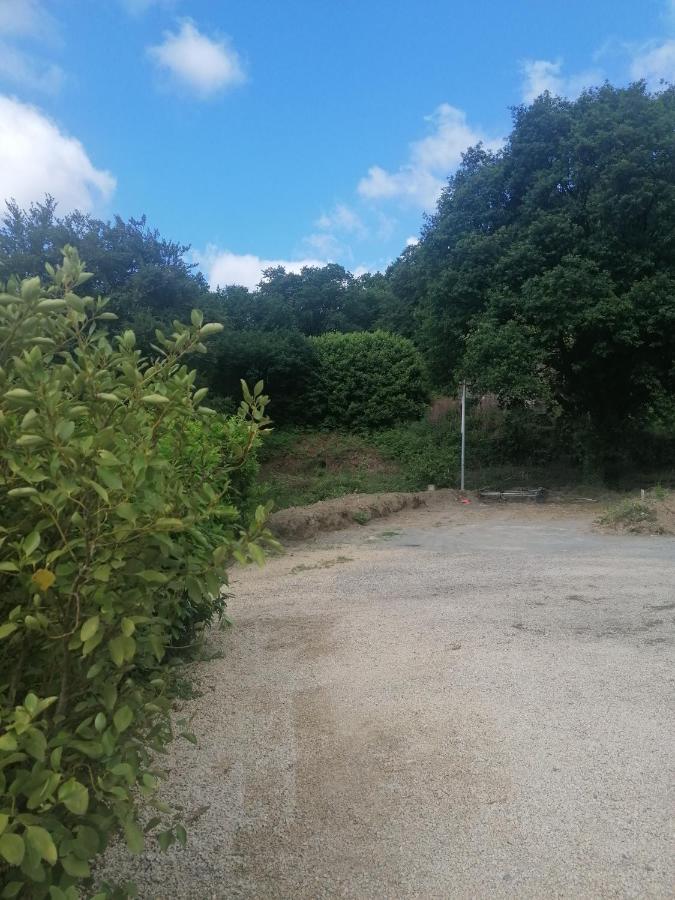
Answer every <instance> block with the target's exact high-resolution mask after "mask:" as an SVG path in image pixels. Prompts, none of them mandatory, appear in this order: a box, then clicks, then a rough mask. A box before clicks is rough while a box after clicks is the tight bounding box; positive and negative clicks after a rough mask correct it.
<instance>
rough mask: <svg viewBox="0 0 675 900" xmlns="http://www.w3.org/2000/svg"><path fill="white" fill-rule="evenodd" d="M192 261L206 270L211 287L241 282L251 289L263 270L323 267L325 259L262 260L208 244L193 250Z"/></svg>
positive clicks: (289, 270)
mask: <svg viewBox="0 0 675 900" xmlns="http://www.w3.org/2000/svg"><path fill="white" fill-rule="evenodd" d="M193 256H194V259H195V262H196V263H197V264H198V265H200V266H201V267H202V268H203V269H204V270H205V272H206V277H207V279H208V282H209V284H210V285H211V288H213V289H215V288H217V287H225V286H226V285H230V284H242V285H244V286H245V287H247V288H250V289H251V290H252V289H253V288H255V287H256V285H257V284H258V283H259V281H260V279H261V278H262V273H263V270H264V269H269V268H270V267H273V266H283V267H284V269H286V271H287V272H299V271H300V270H301V269H302V268H303V266H325V265H326V260H325V259H323V260H322V259H294V260H289V259H263V258H262V257H260V256H256V255H255V254H254V253H231V252H230V251H229V250H218V248H217V247H214V246H212V245H209V246H208V247H207V248H206V250H205V251H204V252H203V253H199V252H193Z"/></svg>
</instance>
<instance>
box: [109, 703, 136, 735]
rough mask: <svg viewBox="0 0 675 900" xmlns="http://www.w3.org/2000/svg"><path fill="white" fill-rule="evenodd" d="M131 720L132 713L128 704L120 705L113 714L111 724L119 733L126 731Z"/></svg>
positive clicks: (132, 719)
mask: <svg viewBox="0 0 675 900" xmlns="http://www.w3.org/2000/svg"><path fill="white" fill-rule="evenodd" d="M133 721H134V714H133V712H132V710H131V708H130V707H129V706H121V707H120V708H119V709H118V710H117V711H116V712H115V715H114V716H113V724H114V725H115V728H116V729H117V730H118V731H119V732H120V734H121V733H122V732H123V731H126V730H127V728H128V727H129V726H130V725H131V723H132V722H133Z"/></svg>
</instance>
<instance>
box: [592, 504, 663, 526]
mask: <svg viewBox="0 0 675 900" xmlns="http://www.w3.org/2000/svg"><path fill="white" fill-rule="evenodd" d="M655 521H656V510H655V509H654V508H653V507H651V506H649V505H648V504H647V503H645V502H643V501H642V500H631V499H627V500H622V501H621V502H620V503H617V504H616V505H615V506H611V507H610V508H609V509H608V510H607V511H606V512H605V513H604V514H603V515H602V516H600V519H599V522H600V524H601V525H611V526H615V525H622V526H627V527H629V526H631V525H638V524H640V523H642V522H655Z"/></svg>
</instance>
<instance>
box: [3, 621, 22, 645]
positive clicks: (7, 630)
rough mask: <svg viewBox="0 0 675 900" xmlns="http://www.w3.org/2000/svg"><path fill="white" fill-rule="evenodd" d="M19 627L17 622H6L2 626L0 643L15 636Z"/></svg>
mask: <svg viewBox="0 0 675 900" xmlns="http://www.w3.org/2000/svg"><path fill="white" fill-rule="evenodd" d="M18 627H19V626H18V625H17V624H16V622H5V624H4V625H0V641H1V640H2V639H3V638H6V637H9V636H10V634H13V633H14V632H15V631H16V629H17V628H18Z"/></svg>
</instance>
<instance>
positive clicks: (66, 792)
mask: <svg viewBox="0 0 675 900" xmlns="http://www.w3.org/2000/svg"><path fill="white" fill-rule="evenodd" d="M59 800H60V801H61V803H63V805H64V806H65V807H66V809H68V810H70V812H71V813H74V814H75V815H76V816H83V815H84V814H85V813H86V811H87V808H88V806H89V791H88V790H87V788H86V787H85V786H84V785H83V784H80V782H79V781H77V780H76V779H75V778H69V779H68V781H66V782H64V784H62V785H61V787H60V788H59Z"/></svg>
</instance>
